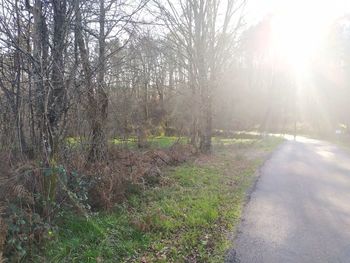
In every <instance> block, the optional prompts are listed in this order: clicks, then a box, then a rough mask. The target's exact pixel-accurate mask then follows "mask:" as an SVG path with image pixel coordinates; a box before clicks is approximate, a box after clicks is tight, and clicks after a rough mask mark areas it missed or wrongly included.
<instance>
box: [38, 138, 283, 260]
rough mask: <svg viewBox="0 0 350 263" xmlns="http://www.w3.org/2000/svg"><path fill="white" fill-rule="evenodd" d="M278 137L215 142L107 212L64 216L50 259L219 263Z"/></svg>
mask: <svg viewBox="0 0 350 263" xmlns="http://www.w3.org/2000/svg"><path fill="white" fill-rule="evenodd" d="M280 142H281V140H280V139H277V138H270V139H264V140H254V141H249V142H247V141H235V142H233V141H232V142H231V143H228V142H227V141H225V142H224V143H221V144H220V143H219V144H217V147H216V148H217V149H216V151H215V153H214V154H213V155H211V156H201V157H200V158H198V159H197V160H196V161H194V162H193V163H189V164H185V165H182V166H179V167H176V168H172V169H169V170H168V171H166V174H165V175H164V176H163V177H162V178H161V182H160V184H159V185H157V186H156V187H152V188H149V189H145V190H143V191H140V192H139V193H135V194H134V195H131V196H130V198H129V200H128V201H127V202H126V203H125V204H123V205H121V206H119V207H117V208H116V210H115V212H114V213H112V214H109V215H104V214H99V215H96V216H92V217H90V218H89V219H84V218H79V217H76V216H65V217H63V218H62V219H61V220H62V222H61V226H60V228H59V231H57V233H53V234H52V235H53V236H54V240H53V241H52V242H50V244H48V246H47V248H46V250H45V251H46V259H47V261H48V262H223V258H224V256H225V252H226V250H227V249H228V248H229V246H230V242H229V240H228V236H229V233H231V232H232V231H233V230H234V228H235V226H236V224H237V223H238V222H239V219H240V215H241V210H242V205H243V203H244V198H245V193H246V191H247V189H248V188H249V187H250V185H251V184H252V182H253V181H254V178H255V176H254V174H255V171H256V169H257V168H258V166H259V165H261V163H262V161H263V160H264V158H266V156H267V154H268V153H269V152H271V151H272V150H273V149H274V148H275V147H276V146H277V145H278V144H279V143H280Z"/></svg>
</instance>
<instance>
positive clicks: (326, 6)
mask: <svg viewBox="0 0 350 263" xmlns="http://www.w3.org/2000/svg"><path fill="white" fill-rule="evenodd" d="M247 1H248V2H247V11H246V14H247V16H246V18H247V22H248V23H257V22H258V21H259V20H261V18H262V17H264V16H266V15H267V14H273V13H281V12H282V13H285V12H288V13H289V14H291V13H292V14H295V15H296V19H297V17H298V13H299V12H308V13H309V14H310V16H312V15H313V13H316V14H317V15H316V16H321V15H322V16H323V17H324V19H325V20H328V21H330V20H334V19H335V18H337V17H340V16H342V15H344V14H346V13H350V1H349V0H247Z"/></svg>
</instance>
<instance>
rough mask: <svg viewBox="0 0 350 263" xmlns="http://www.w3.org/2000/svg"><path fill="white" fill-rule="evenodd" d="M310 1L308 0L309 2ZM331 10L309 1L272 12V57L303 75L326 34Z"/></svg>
mask: <svg viewBox="0 0 350 263" xmlns="http://www.w3.org/2000/svg"><path fill="white" fill-rule="evenodd" d="M310 2H312V1H310ZM331 14H332V12H329V10H327V6H320V5H318V8H317V10H316V9H315V6H314V5H313V4H312V3H309V4H307V3H303V4H302V5H301V4H291V5H288V6H283V8H281V9H279V10H278V11H276V12H275V14H274V15H273V17H272V21H271V29H272V43H271V45H272V49H273V55H274V57H277V58H280V59H283V61H284V62H285V63H287V64H288V65H289V66H291V67H292V69H293V70H295V71H296V73H297V74H299V75H300V74H304V73H305V71H307V67H308V64H309V62H310V60H311V59H312V57H313V55H315V54H316V52H317V50H318V49H319V48H320V45H321V43H322V39H323V38H324V36H325V34H326V33H327V28H328V25H329V22H330V20H331Z"/></svg>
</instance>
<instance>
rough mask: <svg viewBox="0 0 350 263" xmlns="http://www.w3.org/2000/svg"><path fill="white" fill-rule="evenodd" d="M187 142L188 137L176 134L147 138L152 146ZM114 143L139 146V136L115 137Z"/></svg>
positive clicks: (162, 146) (163, 146)
mask: <svg viewBox="0 0 350 263" xmlns="http://www.w3.org/2000/svg"><path fill="white" fill-rule="evenodd" d="M176 142H179V143H186V142H187V138H186V137H176V136H151V137H148V138H147V143H148V145H149V147H150V148H169V147H170V146H172V145H173V144H174V143H176ZM112 143H113V144H114V145H118V146H125V147H127V148H131V149H133V148H136V147H137V138H134V137H131V138H129V139H125V140H124V139H119V138H116V139H113V140H112Z"/></svg>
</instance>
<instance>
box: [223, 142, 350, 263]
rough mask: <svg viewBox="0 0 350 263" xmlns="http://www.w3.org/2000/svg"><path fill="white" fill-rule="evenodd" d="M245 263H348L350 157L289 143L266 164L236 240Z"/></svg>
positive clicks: (311, 144)
mask: <svg viewBox="0 0 350 263" xmlns="http://www.w3.org/2000/svg"><path fill="white" fill-rule="evenodd" d="M235 247H236V256H235V257H234V258H235V259H233V258H231V259H229V262H240V263H313V262H317V263H323V262H329V263H337V262H342V263H349V262H350V155H348V154H346V153H345V152H343V151H341V150H339V149H338V148H337V147H335V146H332V145H330V144H328V143H325V142H320V141H315V140H307V139H303V140H299V141H297V142H294V141H288V142H286V143H284V145H282V146H281V147H280V148H279V150H277V151H276V152H275V153H274V154H273V155H272V157H271V159H270V160H269V161H267V162H266V164H265V165H264V167H263V168H262V171H261V177H260V179H259V181H258V183H257V185H256V189H255V190H254V192H253V193H252V195H251V199H250V201H249V202H248V204H247V206H246V208H245V211H244V215H243V220H242V223H241V226H240V228H239V232H238V236H237V239H236V241H235Z"/></svg>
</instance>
